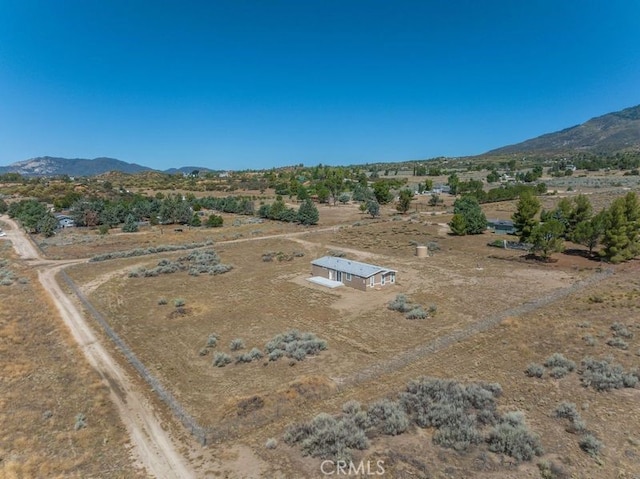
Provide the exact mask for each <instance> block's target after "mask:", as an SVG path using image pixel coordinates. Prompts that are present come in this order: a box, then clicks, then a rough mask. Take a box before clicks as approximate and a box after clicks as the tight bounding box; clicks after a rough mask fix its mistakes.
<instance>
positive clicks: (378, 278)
mask: <svg viewBox="0 0 640 479" xmlns="http://www.w3.org/2000/svg"><path fill="white" fill-rule="evenodd" d="M329 271H330V270H329V268H324V267H322V266H317V265H315V264H312V265H311V274H312V275H313V276H321V277H323V278H327V279H329ZM374 278H375V280H374V285H373V287H374V288H375V287H380V286H381V285H382V273H378V274H376V275H375V276H374ZM332 279H333V280H334V281H335V279H336V278H335V274H334V275H333V278H332ZM342 283H343V284H344V285H345V286H349V287H351V288H355V289H358V290H360V291H366V290H367V289H371V286H370V284H371V283H370V278H363V277H361V276H356V275H355V274H354V275H351V281H348V280H347V278H346V273H342ZM392 284H395V280H394V282H393V283H392V282H390V281H389V276H387V278H386V280H385V284H384V287H387V286H389V285H392Z"/></svg>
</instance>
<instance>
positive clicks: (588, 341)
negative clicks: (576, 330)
mask: <svg viewBox="0 0 640 479" xmlns="http://www.w3.org/2000/svg"><path fill="white" fill-rule="evenodd" d="M582 339H584V342H585V343H586V344H587V346H595V345H596V343H597V341H596V338H594V337H593V336H591V335H590V334H585V335H584V336H583V337H582Z"/></svg>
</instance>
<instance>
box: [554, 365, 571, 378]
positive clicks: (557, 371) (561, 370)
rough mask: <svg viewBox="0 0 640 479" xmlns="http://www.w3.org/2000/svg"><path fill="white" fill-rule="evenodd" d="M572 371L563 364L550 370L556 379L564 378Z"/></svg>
mask: <svg viewBox="0 0 640 479" xmlns="http://www.w3.org/2000/svg"><path fill="white" fill-rule="evenodd" d="M570 372H571V371H570V370H569V369H568V368H565V367H562V366H555V367H553V368H551V371H549V376H551V377H552V378H554V379H562V378H563V377H565V376H566V375H567V374H569V373H570Z"/></svg>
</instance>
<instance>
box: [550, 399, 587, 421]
mask: <svg viewBox="0 0 640 479" xmlns="http://www.w3.org/2000/svg"><path fill="white" fill-rule="evenodd" d="M553 415H554V416H555V417H557V418H562V419H569V420H570V421H576V420H578V419H580V413H579V412H578V410H577V409H576V405H575V404H574V403H572V402H566V401H563V402H561V403H560V404H559V405H558V407H557V408H556V409H555V410H554V411H553Z"/></svg>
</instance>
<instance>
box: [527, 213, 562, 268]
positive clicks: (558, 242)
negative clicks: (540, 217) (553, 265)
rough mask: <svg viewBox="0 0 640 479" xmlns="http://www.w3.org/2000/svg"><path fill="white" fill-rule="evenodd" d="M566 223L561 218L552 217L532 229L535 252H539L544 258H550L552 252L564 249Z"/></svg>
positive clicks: (533, 249) (531, 239)
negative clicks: (563, 237) (563, 240)
mask: <svg viewBox="0 0 640 479" xmlns="http://www.w3.org/2000/svg"><path fill="white" fill-rule="evenodd" d="M563 233H564V225H563V224H562V222H560V220H557V219H555V218H554V219H551V220H549V221H545V222H544V223H540V224H537V225H536V226H534V227H533V229H532V230H531V236H530V241H531V243H533V247H532V248H531V249H532V251H533V252H535V253H539V254H540V256H541V257H542V258H543V259H545V260H546V259H548V258H549V257H550V256H551V254H552V253H556V252H560V251H562V250H564V243H563V242H562V235H563Z"/></svg>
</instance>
